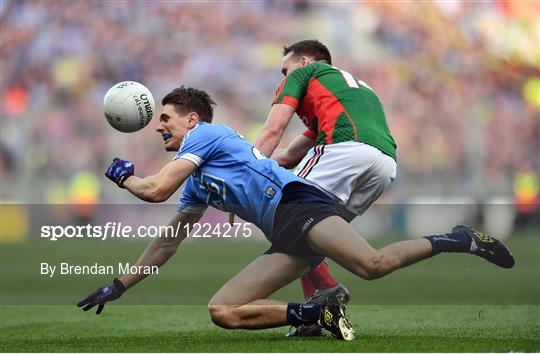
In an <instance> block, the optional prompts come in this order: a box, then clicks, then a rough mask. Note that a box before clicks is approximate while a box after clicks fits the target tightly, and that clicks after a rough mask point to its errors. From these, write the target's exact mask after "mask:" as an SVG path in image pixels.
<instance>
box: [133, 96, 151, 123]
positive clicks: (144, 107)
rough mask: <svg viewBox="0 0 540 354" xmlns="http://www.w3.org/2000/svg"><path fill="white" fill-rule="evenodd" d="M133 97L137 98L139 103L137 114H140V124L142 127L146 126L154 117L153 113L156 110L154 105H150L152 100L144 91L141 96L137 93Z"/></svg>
mask: <svg viewBox="0 0 540 354" xmlns="http://www.w3.org/2000/svg"><path fill="white" fill-rule="evenodd" d="M133 99H134V100H135V104H136V105H137V114H138V115H139V125H140V126H141V127H143V126H145V125H146V124H148V123H149V122H150V120H151V119H152V115H153V114H154V112H152V106H151V105H150V100H148V95H147V94H146V93H143V94H142V95H140V97H137V96H136V95H135V96H133ZM145 112H146V121H145V114H144V113H145Z"/></svg>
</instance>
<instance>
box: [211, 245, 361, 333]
mask: <svg viewBox="0 0 540 354" xmlns="http://www.w3.org/2000/svg"><path fill="white" fill-rule="evenodd" d="M308 271H309V264H308V263H307V262H305V261H303V260H301V259H300V258H296V257H293V256H289V255H286V254H282V253H274V254H267V255H264V256H261V257H259V258H257V259H256V260H255V261H253V262H252V263H251V264H250V265H248V266H247V267H246V268H244V269H243V270H242V271H241V272H240V273H238V274H237V275H236V276H235V277H234V278H232V279H231V280H230V281H229V282H227V284H225V285H224V286H223V287H222V288H221V289H220V290H219V291H218V293H217V294H216V295H215V296H214V297H213V298H212V300H211V301H210V304H209V311H210V316H211V317H212V321H213V322H214V323H215V324H217V325H218V326H220V327H224V328H228V329H235V328H244V329H263V328H272V327H278V326H284V325H287V324H288V325H293V326H300V325H306V324H314V323H320V324H321V325H322V326H323V327H324V328H325V329H327V330H329V331H330V332H331V333H332V334H333V335H334V336H335V337H337V338H338V339H344V340H352V339H354V329H353V328H352V325H351V324H350V322H349V320H348V319H347V318H346V317H345V309H344V308H343V306H342V305H341V303H340V301H339V299H338V298H337V295H336V296H329V297H328V298H327V299H326V301H324V302H321V303H320V304H297V303H288V304H286V303H282V302H279V301H275V300H267V299H266V297H268V296H270V295H271V294H272V293H274V292H275V291H276V290H278V289H280V288H282V287H283V286H285V285H287V284H288V283H290V282H291V281H293V280H295V279H297V278H299V277H300V276H302V275H304V274H306V273H307V272H308Z"/></svg>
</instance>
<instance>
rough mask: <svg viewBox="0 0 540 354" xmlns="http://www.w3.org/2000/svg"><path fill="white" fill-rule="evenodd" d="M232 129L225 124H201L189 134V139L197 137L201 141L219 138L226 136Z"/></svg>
mask: <svg viewBox="0 0 540 354" xmlns="http://www.w3.org/2000/svg"><path fill="white" fill-rule="evenodd" d="M230 130H231V129H230V128H229V127H227V126H225V125H223V124H212V123H207V122H200V123H199V124H197V125H196V126H195V127H194V128H193V129H191V130H190V131H189V132H188V135H187V136H188V137H190V136H191V137H197V138H199V139H201V138H202V139H205V138H217V137H220V136H225V135H227V134H228V133H229V132H230Z"/></svg>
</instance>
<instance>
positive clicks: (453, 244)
mask: <svg viewBox="0 0 540 354" xmlns="http://www.w3.org/2000/svg"><path fill="white" fill-rule="evenodd" d="M424 238H427V239H428V240H429V242H431V246H433V255H436V254H439V253H443V252H451V253H469V252H470V251H471V242H472V238H471V237H470V236H469V235H467V233H466V232H465V231H462V230H457V231H454V232H449V233H447V234H444V235H433V236H425V237H424Z"/></svg>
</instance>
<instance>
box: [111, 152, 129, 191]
mask: <svg viewBox="0 0 540 354" xmlns="http://www.w3.org/2000/svg"><path fill="white" fill-rule="evenodd" d="M133 173H135V166H134V165H133V164H132V163H131V162H129V161H127V160H122V159H119V158H118V157H115V158H114V160H113V162H112V163H111V165H110V166H109V168H107V172H105V176H107V177H108V178H109V179H110V180H111V181H113V182H114V183H116V184H117V185H118V187H120V188H124V187H123V186H122V185H123V184H124V182H125V180H126V179H127V178H128V177H129V176H132V175H133Z"/></svg>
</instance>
